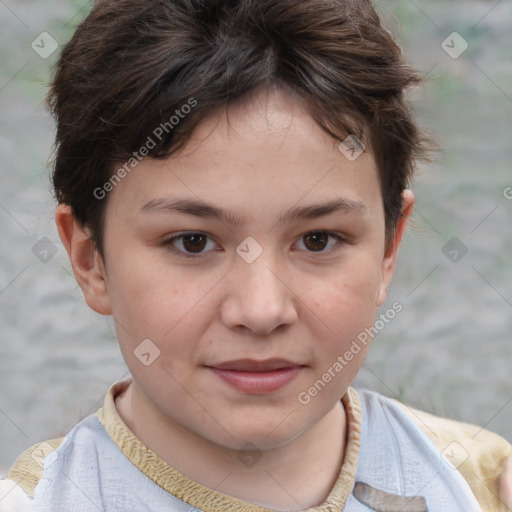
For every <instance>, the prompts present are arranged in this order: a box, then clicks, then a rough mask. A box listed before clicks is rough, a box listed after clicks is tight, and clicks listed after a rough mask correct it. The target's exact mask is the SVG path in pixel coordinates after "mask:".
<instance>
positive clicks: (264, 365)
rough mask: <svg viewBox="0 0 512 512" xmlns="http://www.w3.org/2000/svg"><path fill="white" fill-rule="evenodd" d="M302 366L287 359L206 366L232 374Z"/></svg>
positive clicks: (242, 361)
mask: <svg viewBox="0 0 512 512" xmlns="http://www.w3.org/2000/svg"><path fill="white" fill-rule="evenodd" d="M298 366H303V365H301V364H299V363H294V362H292V361H288V360H287V359H277V358H274V359H265V360H261V361H258V360H256V359H237V360H235V361H227V362H225V363H218V364H213V365H210V366H208V367H209V368H216V369H217V370H231V371H234V372H273V371H275V370H282V369H285V368H296V367H298Z"/></svg>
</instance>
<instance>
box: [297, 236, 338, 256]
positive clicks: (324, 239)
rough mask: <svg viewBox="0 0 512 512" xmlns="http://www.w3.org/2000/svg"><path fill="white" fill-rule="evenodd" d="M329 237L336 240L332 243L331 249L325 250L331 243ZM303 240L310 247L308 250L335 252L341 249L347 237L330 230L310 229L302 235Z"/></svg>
mask: <svg viewBox="0 0 512 512" xmlns="http://www.w3.org/2000/svg"><path fill="white" fill-rule="evenodd" d="M329 238H333V239H334V240H336V242H335V243H334V244H331V250H327V251H325V250H324V249H325V247H326V246H328V245H329V244H328V241H329ZM301 240H304V241H305V243H304V245H305V246H306V248H307V249H308V252H313V253H326V252H335V251H338V250H339V249H341V247H342V246H343V244H345V243H347V240H346V238H345V237H343V236H341V235H338V234H337V233H331V232H330V231H310V232H309V233H306V234H304V235H302V237H301ZM332 247H334V249H332Z"/></svg>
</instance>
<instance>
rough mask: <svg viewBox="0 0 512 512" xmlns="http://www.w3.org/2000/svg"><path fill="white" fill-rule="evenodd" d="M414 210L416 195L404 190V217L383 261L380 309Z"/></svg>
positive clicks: (378, 295)
mask: <svg viewBox="0 0 512 512" xmlns="http://www.w3.org/2000/svg"><path fill="white" fill-rule="evenodd" d="M413 209H414V194H413V193H412V192H411V191H410V190H404V192H403V193H402V216H401V218H400V219H399V220H398V222H397V226H396V230H395V234H394V236H393V239H392V240H390V241H389V244H388V247H387V250H386V253H385V254H384V259H383V260H382V269H381V279H380V286H379V291H378V293H377V301H376V305H377V307H379V306H380V305H382V303H383V302H384V301H385V300H386V297H387V295H388V288H389V285H390V284H391V279H392V278H393V274H394V272H395V265H396V257H397V255H398V249H399V247H400V243H401V242H402V237H403V236H404V232H405V226H406V224H407V221H408V220H409V218H410V216H411V214H412V211H413Z"/></svg>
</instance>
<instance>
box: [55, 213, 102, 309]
mask: <svg viewBox="0 0 512 512" xmlns="http://www.w3.org/2000/svg"><path fill="white" fill-rule="evenodd" d="M55 222H56V224H57V229H58V231H59V236H60V239H61V241H62V244H63V245H64V247H65V249H66V252H67V253H68V256H69V261H70V262H71V267H72V269H73V273H74V275H75V279H76V281H77V283H78V285H79V286H80V288H81V289H82V292H83V294H84V298H85V301H86V302H87V305H88V306H89V307H90V308H91V309H92V310H94V311H96V312H97V313H99V314H100V315H111V314H112V308H111V305H110V299H109V294H108V288H107V280H106V273H105V268H104V265H103V261H102V259H101V256H100V255H99V254H98V252H97V251H96V249H95V246H94V242H93V241H92V239H91V237H90V232H89V230H88V229H87V228H84V227H83V226H82V225H81V224H80V223H79V222H78V221H77V220H76V219H75V217H74V215H73V213H72V209H71V206H69V205H65V204H59V205H58V206H57V210H56V212H55Z"/></svg>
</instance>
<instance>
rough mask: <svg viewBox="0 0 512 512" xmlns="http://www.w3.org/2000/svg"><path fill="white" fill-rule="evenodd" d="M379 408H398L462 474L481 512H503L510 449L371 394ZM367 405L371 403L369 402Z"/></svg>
mask: <svg viewBox="0 0 512 512" xmlns="http://www.w3.org/2000/svg"><path fill="white" fill-rule="evenodd" d="M363 394H368V395H369V396H370V397H372V398H374V399H376V400H377V401H378V402H379V404H380V406H381V407H384V408H386V407H387V406H389V407H390V408H398V409H399V410H401V411H402V412H403V413H405V416H406V417H407V418H408V419H409V420H410V421H411V423H412V424H414V425H415V426H416V427H417V428H418V429H419V430H420V431H421V432H423V434H424V435H425V436H426V437H427V438H428V439H429V440H430V442H431V443H432V444H433V445H434V446H435V447H436V448H437V450H438V451H439V452H441V453H442V455H443V456H444V457H445V458H446V459H448V460H449V461H450V462H451V463H452V464H453V466H454V467H455V468H456V469H457V470H458V471H459V472H460V473H461V474H462V476H463V477H464V479H465V480H466V482H467V483H468V485H469V486H470V488H471V490H472V491H473V494H474V495H475V497H476V498H477V500H478V502H479V503H480V506H481V507H482V510H483V511H484V512H499V511H501V510H503V508H502V507H503V502H504V501H508V496H509V494H511V487H512V464H511V462H510V461H511V460H512V459H511V458H510V457H511V455H512V445H511V444H510V443H509V442H508V441H507V440H505V439H504V438H503V437H501V436H499V435H498V434H495V433H494V432H491V431H489V430H487V429H485V428H482V427H479V426H476V425H472V424H470V423H463V422H460V421H455V420H451V419H448V418H443V417H439V416H435V415H433V414H430V413H427V412H424V411H421V410H418V409H414V408H411V407H408V406H407V405H405V404H403V403H401V402H399V401H398V400H394V399H391V398H387V397H385V396H383V395H380V394H378V393H373V392H367V391H366V392H363ZM370 401H371V402H372V401H373V402H374V400H370Z"/></svg>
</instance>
